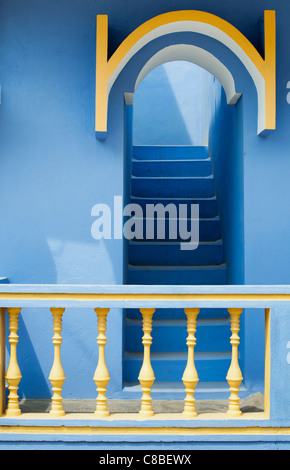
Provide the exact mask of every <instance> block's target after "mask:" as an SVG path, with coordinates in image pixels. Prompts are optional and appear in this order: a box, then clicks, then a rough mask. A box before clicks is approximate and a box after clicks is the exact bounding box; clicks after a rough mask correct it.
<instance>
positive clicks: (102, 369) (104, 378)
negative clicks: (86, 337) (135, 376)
mask: <svg viewBox="0 0 290 470" xmlns="http://www.w3.org/2000/svg"><path fill="white" fill-rule="evenodd" d="M109 311H110V310H109V309H105V308H96V309H95V312H96V314H97V316H98V332H99V336H98V339H97V343H98V346H99V361H98V366H97V369H96V372H95V376H94V381H95V384H96V387H97V391H98V398H97V409H96V411H95V416H96V417H98V418H107V417H108V416H109V415H110V414H109V411H108V408H107V398H106V391H107V387H108V383H109V382H110V375H109V371H108V369H107V366H106V359H105V347H106V344H107V338H106V331H107V315H108V313H109Z"/></svg>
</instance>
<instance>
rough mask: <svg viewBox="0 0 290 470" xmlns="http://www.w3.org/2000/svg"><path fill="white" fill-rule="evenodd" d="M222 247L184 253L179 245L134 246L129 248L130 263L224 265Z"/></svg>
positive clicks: (204, 246) (204, 247) (136, 264)
mask: <svg viewBox="0 0 290 470" xmlns="http://www.w3.org/2000/svg"><path fill="white" fill-rule="evenodd" d="M223 260H224V252H223V246H222V245H199V247H198V248H197V249H196V250H193V251H182V250H181V246H180V245H179V244H177V245H159V244H156V245H151V244H150V245H149V246H148V244H145V243H143V244H137V243H136V244H134V245H130V247H129V263H130V264H132V265H135V266H213V265H219V264H222V263H223Z"/></svg>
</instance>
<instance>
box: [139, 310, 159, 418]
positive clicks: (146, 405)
mask: <svg viewBox="0 0 290 470" xmlns="http://www.w3.org/2000/svg"><path fill="white" fill-rule="evenodd" d="M140 312H141V313H142V316H143V332H144V336H143V346H144V359H143V365H142V368H141V371H140V375H139V382H140V384H141V387H142V392H143V396H142V405H141V411H140V413H139V416H140V417H141V418H150V417H151V416H154V412H153V410H152V398H151V389H152V385H153V384H154V382H155V376H154V372H153V369H152V365H151V357H150V354H151V353H150V348H151V344H152V336H151V332H152V321H153V315H154V312H155V309H141V310H140Z"/></svg>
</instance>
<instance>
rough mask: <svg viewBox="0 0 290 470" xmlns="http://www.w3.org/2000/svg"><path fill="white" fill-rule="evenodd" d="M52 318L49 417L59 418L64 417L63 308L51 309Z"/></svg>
mask: <svg viewBox="0 0 290 470" xmlns="http://www.w3.org/2000/svg"><path fill="white" fill-rule="evenodd" d="M50 311H51V313H52V316H53V331H54V337H53V344H54V363H53V366H52V369H51V372H50V376H49V380H50V382H51V385H52V391H53V397H52V405H51V411H50V414H51V416H55V417H61V416H64V415H65V412H64V409H63V404H62V396H61V392H62V388H63V384H64V382H65V379H66V377H65V374H64V370H63V367H62V364H61V354H60V348H61V345H62V336H61V332H62V316H63V314H64V312H65V309H64V308H51V309H50Z"/></svg>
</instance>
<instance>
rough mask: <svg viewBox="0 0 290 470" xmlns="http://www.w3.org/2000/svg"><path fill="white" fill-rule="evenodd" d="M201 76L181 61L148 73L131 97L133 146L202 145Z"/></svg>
mask: <svg viewBox="0 0 290 470" xmlns="http://www.w3.org/2000/svg"><path fill="white" fill-rule="evenodd" d="M202 78H203V73H202V69H201V68H200V67H198V66H196V65H194V64H191V63H189V62H183V61H180V62H171V63H167V64H164V65H161V66H159V67H157V68H156V69H154V70H153V71H152V72H151V73H150V74H149V75H147V77H145V78H144V80H143V81H142V82H141V84H140V86H139V88H138V90H137V91H136V93H135V97H134V145H202V144H203V141H202V128H203V123H202V121H201V116H202V113H201V106H202V100H201V98H202V89H203V82H202Z"/></svg>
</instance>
